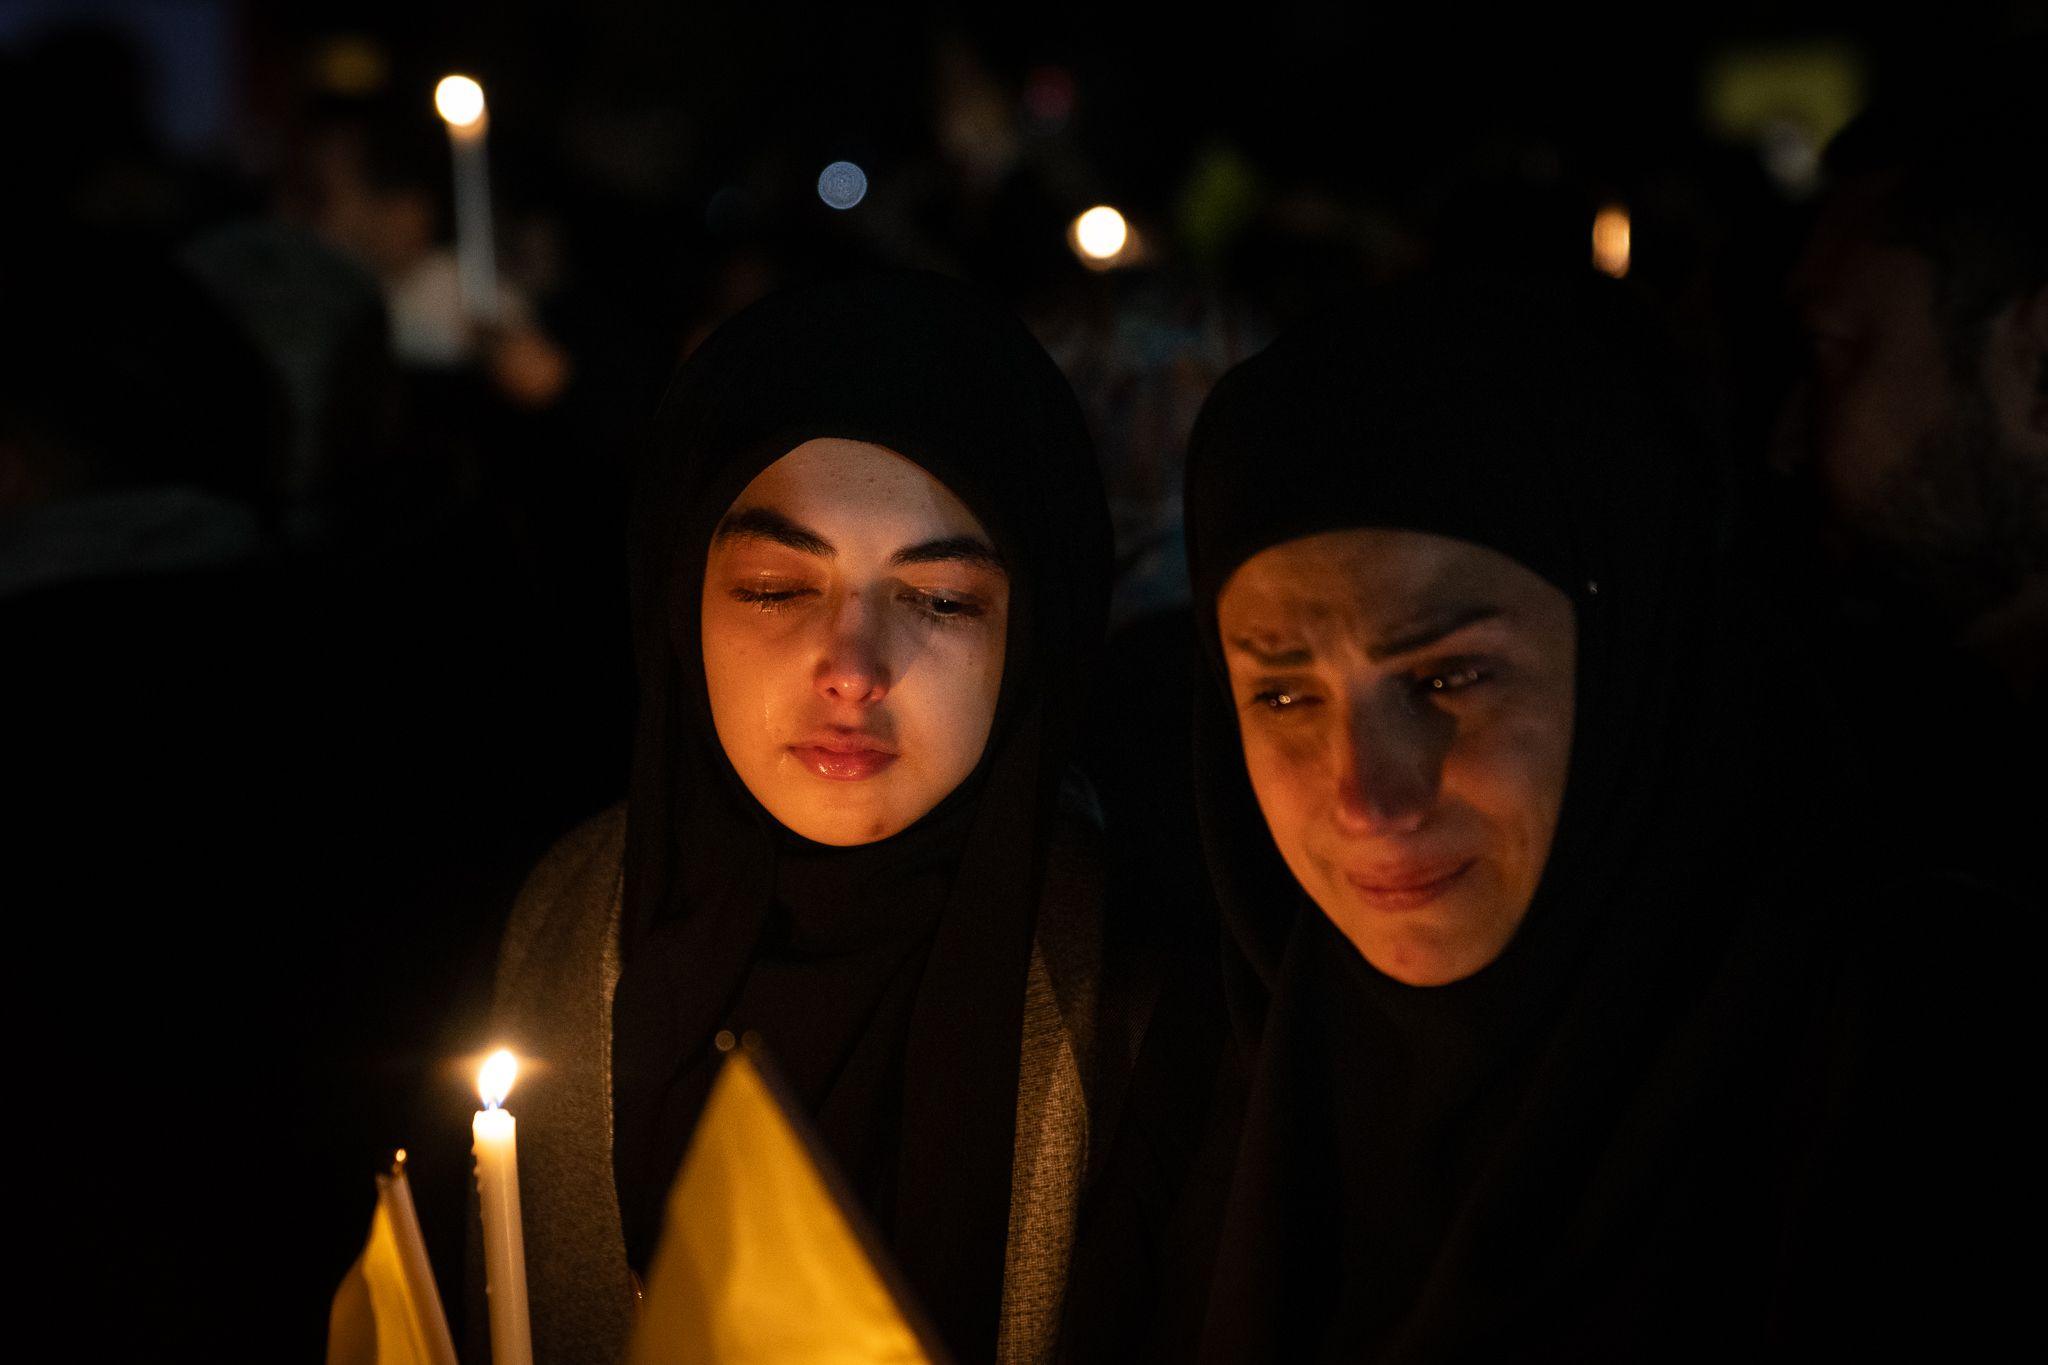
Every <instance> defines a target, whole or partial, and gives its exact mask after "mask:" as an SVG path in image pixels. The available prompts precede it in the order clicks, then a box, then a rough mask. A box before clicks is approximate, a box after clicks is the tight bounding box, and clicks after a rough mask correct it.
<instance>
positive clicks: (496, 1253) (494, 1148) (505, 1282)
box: [470, 1048, 533, 1365]
mask: <svg viewBox="0 0 2048 1365" xmlns="http://www.w3.org/2000/svg"><path fill="white" fill-rule="evenodd" d="M518 1076H519V1059H518V1058H517V1057H515V1056H513V1055H512V1053H511V1052H510V1051H509V1050H507V1049H505V1048H499V1049H498V1050H497V1051H496V1052H493V1053H492V1054H491V1055H490V1057H489V1058H487V1059H486V1060H485V1062H484V1064H483V1067H482V1069H481V1070H479V1071H478V1072H477V1077H476V1091H477V1094H478V1096H479V1097H481V1098H482V1100H483V1103H484V1107H483V1108H482V1109H480V1110H478V1111H477V1115H476V1118H475V1120H474V1121H473V1122H472V1123H471V1124H470V1134H471V1136H472V1137H473V1138H474V1139H475V1147H474V1150H475V1152H476V1190H477V1202H478V1204H479V1206H480V1207H481V1209H482V1213H483V1223H484V1288H485V1292H486V1294H487V1295H488V1296H489V1299H490V1309H491V1359H492V1361H493V1362H495V1365H529V1363H530V1362H531V1361H532V1359H533V1341H532V1337H531V1334H530V1332H529V1328H528V1323H527V1315H526V1236H525V1231H524V1229H523V1228H522V1226H521V1223H520V1216H519V1148H518V1128H517V1125H516V1124H515V1123H514V1122H513V1119H512V1114H511V1112H510V1111H509V1110H507V1109H506V1108H505V1107H504V1106H505V1097H506V1096H507V1095H509V1094H510V1093H511V1091H512V1082H513V1081H514V1080H516V1079H517V1078H518Z"/></svg>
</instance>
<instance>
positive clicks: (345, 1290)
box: [327, 1152, 455, 1365]
mask: <svg viewBox="0 0 2048 1365" xmlns="http://www.w3.org/2000/svg"><path fill="white" fill-rule="evenodd" d="M327 1365H455V1343H454V1341H453V1340H452V1339H451V1338H450V1337H449V1335H448V1319H447V1317H446V1315H445V1314H443V1313H442V1311H441V1291H440V1290H439V1289H437V1288H435V1286H434V1272H433V1268H432V1267H431V1266H430V1265H428V1263H427V1244H426V1242H425V1241H423V1240H422V1239H421V1237H420V1221H419V1217H418V1215H417V1214H415V1213H414V1212H413V1207H412V1187H411V1186H409V1185H407V1184H406V1181H405V1153H403V1152H400V1153H399V1154H398V1160H397V1161H395V1162H393V1163H392V1167H391V1174H390V1175H380V1176H378V1177H377V1209H376V1212H374V1213H372V1214H371V1215H370V1240H369V1241H368V1242H366V1243H364V1244H363V1254H362V1255H361V1256H358V1257H357V1258H356V1263H355V1264H354V1265H353V1266H351V1267H349V1272H348V1274H347V1276H345V1277H344V1278H343V1279H342V1282H341V1288H339V1289H337V1290H335V1291H334V1307H333V1308H332V1309H331V1310H330V1311H329V1313H328V1317H327Z"/></svg>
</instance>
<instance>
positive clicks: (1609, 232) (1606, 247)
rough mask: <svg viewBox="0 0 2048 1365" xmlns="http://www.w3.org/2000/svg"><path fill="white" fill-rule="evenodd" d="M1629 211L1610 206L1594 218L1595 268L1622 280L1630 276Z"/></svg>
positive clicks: (1613, 205) (1618, 205)
mask: <svg viewBox="0 0 2048 1365" xmlns="http://www.w3.org/2000/svg"><path fill="white" fill-rule="evenodd" d="M1628 251H1629V230H1628V210H1627V209H1626V208H1623V207H1622V206H1621V205H1620V204H1609V205H1607V207H1605V208H1603V209H1601V210H1600V212H1599V213H1597V214H1595V215H1594V216H1593V268H1594V269H1595V270H1598V271H1599V272H1600V273H1601V274H1603V275H1612V276H1614V278H1615V279H1617V280H1618V279H1620V278H1622V277H1623V276H1624V275H1626V274H1628Z"/></svg>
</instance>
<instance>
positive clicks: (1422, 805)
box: [1336, 697, 1450, 834]
mask: <svg viewBox="0 0 2048 1365" xmlns="http://www.w3.org/2000/svg"><path fill="white" fill-rule="evenodd" d="M1349 709H1350V713H1351V714H1350V722H1349V724H1348V725H1347V726H1345V727H1344V731H1343V733H1342V734H1341V735H1340V736H1339V737H1338V740H1337V744H1338V749H1339V752H1338V764H1337V769H1338V771H1337V805H1336V818H1337V824H1338V826H1339V827H1340V828H1341V829H1344V830H1345V831H1347V832H1349V833H1354V834H1413V833H1415V832H1417V831H1418V830H1420V829H1421V828H1422V826H1423V824H1424V823H1425V822H1427V821H1428V819H1429V812H1430V810H1431V808H1432V807H1434V806H1435V805H1436V796H1437V788H1438V785H1439V783H1440V781H1441V779H1442V777H1443V764H1444V756H1445V753H1446V751H1447V749H1448V746H1449V740H1450V718H1449V717H1447V716H1444V715H1442V714H1440V713H1437V714H1430V713H1418V712H1416V711H1415V709H1414V708H1412V707H1408V706H1403V705H1400V704H1398V703H1396V704H1389V703H1388V702H1387V701H1385V700H1384V699H1381V698H1376V697H1368V698H1362V699H1358V700H1356V701H1354V702H1353V703H1352V705H1351V707H1350V708H1349Z"/></svg>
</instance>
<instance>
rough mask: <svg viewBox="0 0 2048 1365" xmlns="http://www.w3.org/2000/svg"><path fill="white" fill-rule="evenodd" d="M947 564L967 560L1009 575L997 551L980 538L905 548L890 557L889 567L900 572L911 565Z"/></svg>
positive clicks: (929, 543) (950, 539)
mask: <svg viewBox="0 0 2048 1365" xmlns="http://www.w3.org/2000/svg"><path fill="white" fill-rule="evenodd" d="M948 560H965V561H966V562H968V563H969V564H977V565H980V566H981V567H982V568H984V569H994V570H996V571H997V572H998V573H1002V572H1006V570H1005V569H1004V568H1003V557H1002V556H1001V555H999V554H997V553H996V547H995V546H993V545H991V544H989V543H988V542H987V541H985V540H983V539H982V538H981V537H980V536H947V537H945V538H944V539H941V540H927V541H924V542H922V543H920V544H917V545H906V546H904V547H903V548H902V549H900V550H898V551H897V552H896V553H895V554H893V555H890V556H889V563H890V564H892V565H894V566H895V567H897V568H899V569H900V568H903V567H904V566H905V565H909V564H938V563H943V562H945V561H948Z"/></svg>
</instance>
